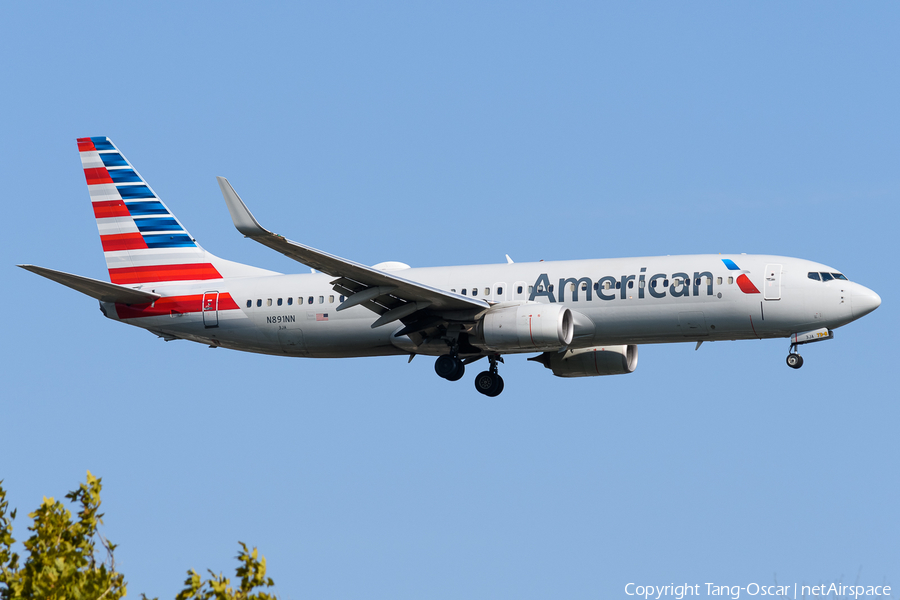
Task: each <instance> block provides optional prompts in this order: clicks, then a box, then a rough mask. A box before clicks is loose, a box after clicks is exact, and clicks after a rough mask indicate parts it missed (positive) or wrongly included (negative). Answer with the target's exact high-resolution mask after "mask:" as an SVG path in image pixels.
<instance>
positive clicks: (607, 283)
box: [603, 281, 612, 290]
mask: <svg viewBox="0 0 900 600" xmlns="http://www.w3.org/2000/svg"><path fill="white" fill-rule="evenodd" d="M611 285H612V284H610V282H609V281H604V282H603V289H604V290H608V289H610V286H611Z"/></svg>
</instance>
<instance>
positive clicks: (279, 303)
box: [278, 298, 281, 306]
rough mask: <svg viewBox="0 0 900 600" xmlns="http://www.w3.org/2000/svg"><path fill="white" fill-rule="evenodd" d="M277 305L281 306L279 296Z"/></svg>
mask: <svg viewBox="0 0 900 600" xmlns="http://www.w3.org/2000/svg"><path fill="white" fill-rule="evenodd" d="M278 306H281V298H279V299H278Z"/></svg>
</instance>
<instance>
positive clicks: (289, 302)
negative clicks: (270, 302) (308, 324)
mask: <svg viewBox="0 0 900 600" xmlns="http://www.w3.org/2000/svg"><path fill="white" fill-rule="evenodd" d="M293 303H294V299H293V298H288V306H290V305H291V304H293Z"/></svg>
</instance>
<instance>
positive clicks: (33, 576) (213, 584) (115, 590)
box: [0, 471, 276, 600]
mask: <svg viewBox="0 0 900 600" xmlns="http://www.w3.org/2000/svg"><path fill="white" fill-rule="evenodd" d="M2 484H3V482H2V481H0V600H31V599H40V600H117V599H118V598H122V597H123V596H125V593H126V582H125V576H124V575H123V574H121V573H119V572H118V571H117V570H116V563H115V559H114V556H113V552H114V551H115V549H116V545H115V544H112V543H111V542H109V540H107V539H106V538H104V537H103V536H102V535H100V533H99V531H98V526H99V525H102V524H103V520H102V519H103V515H102V514H101V513H100V512H99V510H100V490H101V488H102V486H101V483H100V479H99V478H97V477H94V476H93V475H91V472H90V471H88V473H87V481H86V482H85V483H82V484H80V485H79V487H78V489H77V490H76V491H73V492H69V493H68V494H66V499H68V500H69V501H70V502H72V503H74V504H76V505H78V507H79V510H78V513H77V518H76V519H74V520H73V518H72V513H71V512H70V511H69V510H68V509H67V508H66V507H65V506H63V504H62V502H59V501H58V500H54V499H53V498H44V501H43V502H42V503H41V506H40V507H39V508H38V509H37V510H36V511H34V512H33V513H30V514H29V515H28V516H29V517H31V518H32V519H33V523H32V525H31V527H29V528H28V530H29V531H31V532H32V535H31V537H29V538H28V540H26V541H25V543H24V544H23V546H24V548H25V551H26V553H27V556H26V557H25V560H24V562H23V563H22V564H20V557H19V555H18V553H16V552H14V551H13V544H14V543H15V541H16V540H15V539H14V538H13V535H12V534H13V521H14V520H15V518H16V511H15V510H13V511H11V512H10V511H9V510H8V509H9V503H8V502H7V500H6V490H5V489H3V485H2ZM98 543H99V546H100V548H102V550H99V551H101V552H105V554H106V556H105V558H102V559H101V558H98V556H97V554H98V547H97V546H98ZM239 543H240V545H241V550H240V552H239V553H238V556H237V559H238V561H240V563H241V564H240V566H238V568H237V570H236V573H235V574H236V576H237V577H238V578H239V579H240V585H239V586H238V588H237V589H233V588H232V587H230V586H229V583H230V582H229V579H228V578H226V577H225V576H223V575H222V574H221V573H220V574H219V575H216V574H214V573H213V572H212V571H210V572H209V573H210V578H209V579H207V580H203V579H202V578H201V577H200V575H199V574H198V573H197V572H196V571H194V570H193V569H191V570H189V571H188V578H187V579H186V580H185V582H184V584H185V588H184V589H183V590H182V591H181V592H180V593H179V594H178V596H176V600H276V597H275V596H274V595H271V594H268V593H266V592H262V591H259V592H256V593H254V590H257V589H258V588H267V587H272V586H274V585H275V584H274V582H273V581H272V579H271V578H269V577H266V559H265V558H264V557H260V556H259V555H258V553H257V550H256V548H253V550H248V548H247V546H246V544H244V543H243V542H239ZM141 597H142V598H144V599H145V600H146V596H144V595H143V594H142V595H141Z"/></svg>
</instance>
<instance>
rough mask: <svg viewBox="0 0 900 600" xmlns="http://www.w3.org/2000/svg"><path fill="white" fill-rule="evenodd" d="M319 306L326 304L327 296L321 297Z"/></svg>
mask: <svg viewBox="0 0 900 600" xmlns="http://www.w3.org/2000/svg"><path fill="white" fill-rule="evenodd" d="M319 304H325V296H319Z"/></svg>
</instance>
